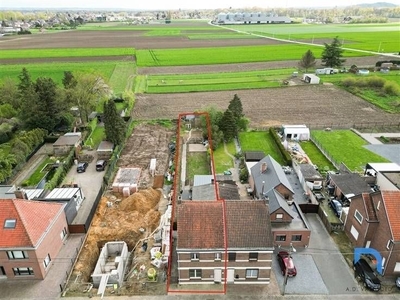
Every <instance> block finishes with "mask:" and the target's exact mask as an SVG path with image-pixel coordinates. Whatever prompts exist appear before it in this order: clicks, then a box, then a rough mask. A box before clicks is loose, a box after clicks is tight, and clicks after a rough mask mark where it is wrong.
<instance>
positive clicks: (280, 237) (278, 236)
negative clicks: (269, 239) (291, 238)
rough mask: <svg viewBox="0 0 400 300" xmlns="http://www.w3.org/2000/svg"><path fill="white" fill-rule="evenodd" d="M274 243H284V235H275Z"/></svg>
mask: <svg viewBox="0 0 400 300" xmlns="http://www.w3.org/2000/svg"><path fill="white" fill-rule="evenodd" d="M275 241H277V242H284V241H286V235H277V236H276V238H275Z"/></svg>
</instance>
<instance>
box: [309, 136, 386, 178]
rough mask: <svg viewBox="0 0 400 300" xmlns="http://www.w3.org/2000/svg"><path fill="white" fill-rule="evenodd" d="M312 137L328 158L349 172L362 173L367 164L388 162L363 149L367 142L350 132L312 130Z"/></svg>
mask: <svg viewBox="0 0 400 300" xmlns="http://www.w3.org/2000/svg"><path fill="white" fill-rule="evenodd" d="M312 136H313V137H314V139H315V141H316V142H317V143H318V144H320V145H321V147H322V148H323V149H324V150H325V152H327V153H328V154H329V156H331V157H332V158H333V159H334V160H335V161H337V162H338V163H340V162H343V163H344V164H345V165H346V166H347V167H348V168H349V169H350V170H354V171H362V170H363V168H364V167H365V165H366V164H367V163H378V162H388V160H387V159H385V158H383V157H381V156H379V155H377V154H375V153H373V152H371V151H369V150H368V149H366V148H364V146H365V145H367V142H366V141H365V140H364V139H362V138H361V137H360V136H358V135H357V134H355V133H354V132H353V131H351V130H334V131H324V130H313V131H312Z"/></svg>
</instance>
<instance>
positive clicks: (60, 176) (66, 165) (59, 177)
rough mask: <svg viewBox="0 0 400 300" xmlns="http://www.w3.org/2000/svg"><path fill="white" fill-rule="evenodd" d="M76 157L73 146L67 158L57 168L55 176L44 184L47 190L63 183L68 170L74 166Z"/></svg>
mask: <svg viewBox="0 0 400 300" xmlns="http://www.w3.org/2000/svg"><path fill="white" fill-rule="evenodd" d="M74 158H75V148H72V149H71V151H70V152H69V154H68V156H67V158H66V159H65V160H64V161H63V162H62V164H61V165H60V166H59V167H58V168H57V170H56V172H55V173H54V175H53V178H52V179H51V180H49V181H48V182H46V184H45V186H44V188H45V189H46V190H52V189H54V188H56V187H58V186H59V185H60V184H61V182H62V181H63V180H64V178H65V176H66V175H67V173H68V170H69V169H70V168H71V167H72V164H73V163H74Z"/></svg>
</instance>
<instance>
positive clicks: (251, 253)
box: [249, 252, 258, 261]
mask: <svg viewBox="0 0 400 300" xmlns="http://www.w3.org/2000/svg"><path fill="white" fill-rule="evenodd" d="M250 255H253V256H257V257H250ZM249 260H251V261H258V252H249Z"/></svg>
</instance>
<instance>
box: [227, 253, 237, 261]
mask: <svg viewBox="0 0 400 300" xmlns="http://www.w3.org/2000/svg"><path fill="white" fill-rule="evenodd" d="M228 260H229V261H236V252H229V253H228Z"/></svg>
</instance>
